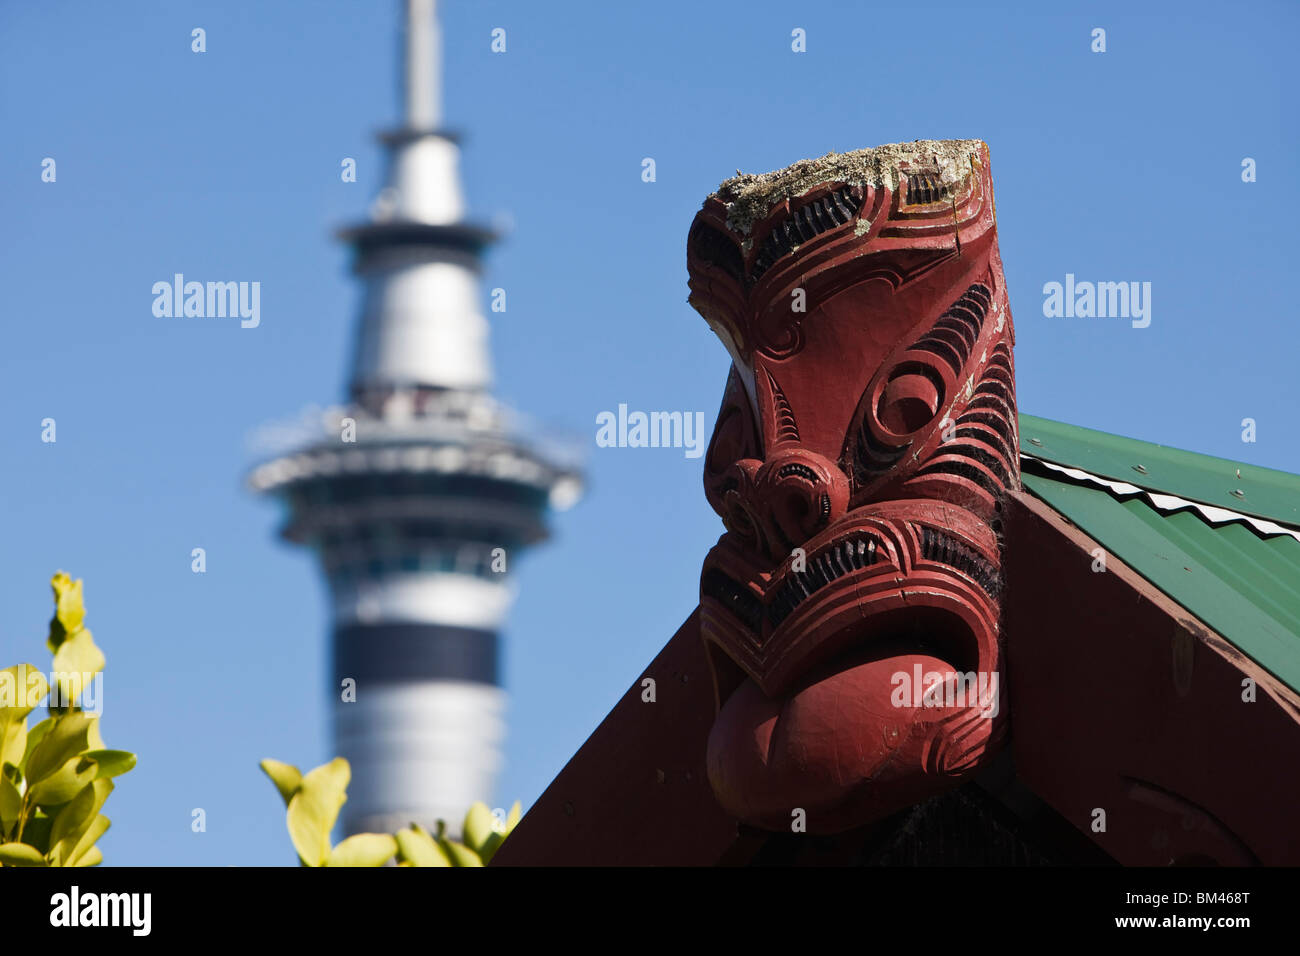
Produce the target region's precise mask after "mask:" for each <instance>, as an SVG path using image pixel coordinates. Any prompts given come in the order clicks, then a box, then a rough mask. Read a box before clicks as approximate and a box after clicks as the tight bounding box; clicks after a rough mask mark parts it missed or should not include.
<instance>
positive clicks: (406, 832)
mask: <svg viewBox="0 0 1300 956" xmlns="http://www.w3.org/2000/svg"><path fill="white" fill-rule="evenodd" d="M396 839H397V848H398V851H399V852H400V853H401V856H402V860H403V862H406V863H409V864H411V866H451V859H450V858H449V857H448V856H447V854H446V853H444V852H443V851H442V847H440V846H438V844H437V843H436V842H434V839H433V837H431V836H429V834H428V833H426V832H425V831H424V830H423V829H421V828H419V827H416V826H415V825H414V824H412V825H411V826H410V827H407V828H405V829H402V830H398V831H397V834H396Z"/></svg>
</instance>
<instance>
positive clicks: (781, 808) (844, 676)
mask: <svg viewBox="0 0 1300 956" xmlns="http://www.w3.org/2000/svg"><path fill="white" fill-rule="evenodd" d="M918 665H919V666H920V672H921V673H932V672H940V673H947V672H949V671H950V670H951V667H950V665H948V664H946V663H945V662H944V661H942V660H940V659H939V658H936V657H930V656H928V655H924V654H908V655H902V656H896V657H889V658H885V659H883V660H874V661H868V662H867V663H863V664H859V665H857V666H855V667H849V668H847V669H845V670H841V671H839V672H838V673H834V674H831V675H830V676H827V677H824V678H823V679H821V680H817V681H815V682H814V683H811V684H809V685H808V686H806V687H805V688H804V689H803V690H800V691H798V692H796V693H794V694H793V695H792V696H789V697H786V698H783V699H773V698H770V697H767V696H765V695H764V694H763V692H762V691H761V690H759V688H758V686H757V685H756V684H755V683H754V682H753V681H751V680H746V681H745V683H744V684H742V685H741V687H740V688H739V689H737V690H736V692H735V693H734V694H732V695H731V697H729V698H728V699H727V701H726V702H725V703H724V704H723V706H722V709H721V711H720V712H719V714H718V717H717V719H716V720H715V721H714V724H713V729H712V731H711V732H710V734H709V743H708V770H709V780H710V782H711V783H712V785H713V791H714V793H715V794H716V795H717V797H718V800H719V802H720V803H721V804H722V806H723V807H724V808H725V809H726V810H727V811H729V812H730V813H732V814H733V815H734V816H736V817H737V818H738V819H741V820H744V821H746V822H749V823H752V824H756V825H759V826H765V827H769V828H771V829H774V830H787V829H788V828H789V827H790V822H791V819H792V816H791V814H792V813H793V811H795V810H796V809H802V810H804V811H805V812H806V814H807V826H808V830H809V831H810V832H814V833H815V832H835V831H836V830H839V829H844V828H845V827H848V826H854V825H857V824H858V823H860V822H862V821H863V820H864V819H878V818H880V817H882V816H884V815H886V814H889V813H892V812H895V811H897V810H899V809H902V808H903V807H906V806H910V805H912V804H914V803H916V802H917V801H919V800H922V799H924V798H925V797H927V796H929V795H930V794H931V793H933V792H938V791H939V790H942V789H944V788H945V787H947V786H951V784H952V778H951V777H947V776H944V775H942V774H941V773H936V772H934V771H933V770H931V769H927V764H928V765H929V767H933V766H934V765H935V763H936V761H935V760H934V758H933V756H931V755H930V754H929V753H928V751H929V750H930V749H931V743H932V739H933V738H934V736H935V732H936V730H937V729H938V728H937V727H936V725H937V723H938V722H939V721H941V720H943V719H945V718H947V719H951V718H953V717H954V716H957V715H960V714H962V713H963V712H964V711H966V710H968V708H965V707H929V708H921V707H915V706H902V707H896V706H894V703H893V702H892V701H891V695H894V694H895V693H896V687H897V686H898V684H897V683H896V681H895V680H894V676H895V675H896V674H900V673H902V674H906V675H908V676H909V678H910V677H911V675H912V674H914V673H916V671H915V668H916V667H917V666H918ZM927 757H929V759H928V760H927Z"/></svg>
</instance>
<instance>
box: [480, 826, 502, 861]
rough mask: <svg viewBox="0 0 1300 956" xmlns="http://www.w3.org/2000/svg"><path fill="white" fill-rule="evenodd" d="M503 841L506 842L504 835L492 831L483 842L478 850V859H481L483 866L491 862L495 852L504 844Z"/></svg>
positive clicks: (498, 831) (497, 831)
mask: <svg viewBox="0 0 1300 956" xmlns="http://www.w3.org/2000/svg"><path fill="white" fill-rule="evenodd" d="M505 840H506V835H505V834H504V833H502V832H501V831H500V830H494V831H492V835H491V836H489V837H488V838H487V839H486V840H485V841H484V842H483V845H482V846H481V847H479V848H478V855H479V857H480V858H482V860H483V865H484V866H487V865H488V864H489V863H491V862H492V857H494V856H496V855H497V850H498V849H499V848H500V847H501V844H502V843H504V842H505Z"/></svg>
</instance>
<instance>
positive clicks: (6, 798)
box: [0, 774, 23, 840]
mask: <svg viewBox="0 0 1300 956" xmlns="http://www.w3.org/2000/svg"><path fill="white" fill-rule="evenodd" d="M22 806H23V797H22V794H20V793H19V792H18V788H17V787H15V786H14V783H13V781H12V780H10V779H9V778H8V777H6V776H5V775H4V774H0V840H3V839H4V838H5V837H7V836H8V835H9V833H10V832H11V830H12V828H13V825H14V823H16V822H17V820H18V814H19V813H20V812H22Z"/></svg>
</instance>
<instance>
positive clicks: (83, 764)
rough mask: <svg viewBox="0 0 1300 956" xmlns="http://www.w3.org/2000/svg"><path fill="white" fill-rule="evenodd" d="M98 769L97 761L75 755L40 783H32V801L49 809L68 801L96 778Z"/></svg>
mask: <svg viewBox="0 0 1300 956" xmlns="http://www.w3.org/2000/svg"><path fill="white" fill-rule="evenodd" d="M98 769H99V765H98V764H96V763H95V761H93V760H87V759H86V758H85V757H83V756H81V755H77V756H74V757H72V758H71V759H69V760H68V762H67V763H65V764H64V765H63V766H62V767H60V768H59V769H58V770H57V771H55V772H54V773H52V774H49V775H47V776H46V777H45V778H44V779H43V780H41V781H40V782H39V783H33V784H30V786H31V791H30V794H31V801H32V803H35V804H36V805H37V806H40V807H45V808H47V809H48V808H50V807H57V806H60V805H61V804H64V803H67V802H68V801H69V800H71V799H73V798H74V797H76V795H77V794H78V793H80V792H81V791H82V789H83V788H85V786H86V785H87V784H89V783H90V782H91V781H93V780H94V779H95V773H96V771H98Z"/></svg>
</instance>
